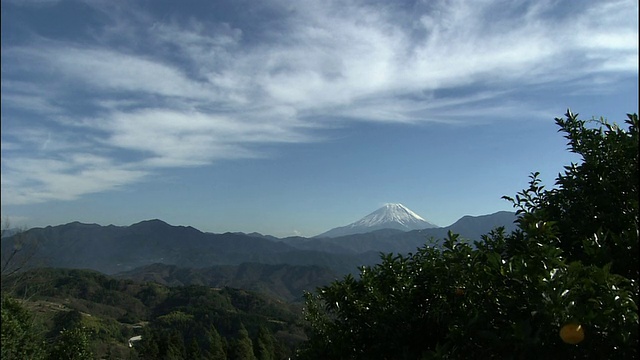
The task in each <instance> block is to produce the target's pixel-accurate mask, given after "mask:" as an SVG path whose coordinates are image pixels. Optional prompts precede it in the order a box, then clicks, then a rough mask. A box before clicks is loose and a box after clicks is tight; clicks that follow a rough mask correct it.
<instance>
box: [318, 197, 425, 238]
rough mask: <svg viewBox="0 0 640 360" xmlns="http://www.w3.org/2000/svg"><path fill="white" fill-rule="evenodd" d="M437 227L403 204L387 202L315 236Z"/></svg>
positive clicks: (330, 236)
mask: <svg viewBox="0 0 640 360" xmlns="http://www.w3.org/2000/svg"><path fill="white" fill-rule="evenodd" d="M437 227H438V226H437V225H434V224H432V223H430V222H428V221H427V220H425V219H423V218H422V217H421V216H420V215H418V214H416V213H415V212H413V211H411V210H410V209H409V208H407V207H406V206H404V205H402V204H386V205H384V206H383V207H381V208H380V209H378V210H376V211H374V212H372V213H371V214H369V215H367V216H365V217H363V218H362V219H360V220H358V221H356V222H354V223H351V224H349V225H346V226H341V227H337V228H334V229H331V230H329V231H327V232H324V233H322V234H320V235H316V236H315V237H316V238H323V237H329V238H333V237H339V236H345V235H353V234H363V233H368V232H371V231H376V230H382V229H395V230H400V231H411V230H422V229H429V228H437Z"/></svg>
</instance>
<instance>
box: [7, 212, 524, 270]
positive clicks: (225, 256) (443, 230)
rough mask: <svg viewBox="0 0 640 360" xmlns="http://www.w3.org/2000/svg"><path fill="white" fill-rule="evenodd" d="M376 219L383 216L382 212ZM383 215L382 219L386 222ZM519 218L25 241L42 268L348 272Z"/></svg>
mask: <svg viewBox="0 0 640 360" xmlns="http://www.w3.org/2000/svg"><path fill="white" fill-rule="evenodd" d="M403 208H404V207H403ZM397 209H398V208H397V207H396V208H395V210H397ZM404 209H406V208H404ZM404 209H401V210H402V211H404ZM406 210H407V211H408V213H409V214H414V215H415V216H417V217H419V215H417V214H415V213H413V212H411V211H410V210H408V209H406ZM372 214H377V215H381V214H380V212H378V211H377V212H374V213H372ZM370 215H371V214H370ZM370 215H369V216H370ZM384 215H385V214H382V216H379V218H380V219H382V220H388V217H385V216H384ZM387 215H388V214H387ZM363 219H365V220H366V219H367V217H365V218H363ZM420 219H421V218H420ZM422 220H423V221H424V222H425V223H426V224H429V223H428V222H427V221H425V220H424V219H422ZM514 220H515V214H514V213H513V212H506V211H504V212H497V213H494V214H491V215H485V216H465V217H463V218H461V219H460V220H458V221H456V222H455V223H454V224H452V225H450V226H447V227H434V226H435V225H433V224H429V225H427V226H430V228H425V229H415V230H410V231H404V230H400V228H402V226H396V228H395V229H393V228H391V226H389V227H387V228H383V229H379V228H378V227H377V224H375V223H371V225H372V226H371V229H372V230H373V231H369V232H361V233H354V234H346V235H340V236H336V237H314V238H304V237H287V238H277V237H273V236H269V235H262V234H258V233H251V234H245V233H224V234H215V233H207V232H202V231H200V230H198V229H195V228H193V227H190V226H173V225H169V224H167V223H165V222H163V221H161V220H157V219H156V220H147V221H142V222H139V223H136V224H133V225H130V226H114V225H109V226H101V225H97V224H84V223H79V222H73V223H69V224H65V225H58V226H47V227H45V228H33V229H30V230H27V231H26V232H25V233H23V234H20V235H19V236H26V238H28V239H30V240H32V241H35V242H37V252H36V256H35V257H34V259H33V261H34V262H36V263H37V264H38V265H40V266H50V267H64V268H81V269H92V270H96V271H100V272H103V273H106V274H116V273H121V272H125V271H132V270H134V269H136V268H140V267H145V266H149V265H152V264H166V265H174V266H177V267H180V268H207V267H211V266H220V265H225V266H227V265H240V264H244V263H256V264H267V265H277V264H288V265H292V266H319V267H322V268H326V269H329V270H330V271H331V272H333V273H335V274H337V275H343V274H347V273H355V272H357V268H358V267H359V266H361V265H373V264H376V263H377V262H378V260H379V254H380V253H381V252H382V253H389V252H392V253H408V252H414V251H415V250H416V248H418V247H420V246H423V245H424V244H425V243H428V242H429V241H430V239H433V240H435V244H436V245H437V244H438V243H439V241H441V240H442V239H443V238H444V237H445V236H446V234H447V232H448V231H453V232H455V233H460V234H461V236H462V237H463V238H466V239H469V240H472V241H473V240H480V238H481V236H482V235H483V234H486V233H488V232H489V231H490V230H492V229H494V228H495V227H498V226H504V227H505V228H506V231H510V230H512V229H513V228H514V227H515V226H514ZM356 223H362V221H360V222H356ZM390 225H393V224H390ZM401 225H402V224H401ZM404 225H407V224H406V223H405V224H404ZM413 225H416V224H412V225H411V226H413ZM422 225H424V224H422ZM416 226H417V225H416ZM353 228H355V227H352V229H353ZM334 230H335V229H334ZM359 230H360V231H364V230H366V229H364V228H359ZM327 233H330V231H329V232H327ZM327 233H325V236H326V234H327ZM15 238H17V237H15ZM15 238H14V237H9V238H5V239H3V241H2V247H3V249H2V250H3V253H5V251H10V250H11V248H12V246H13V241H14V240H15ZM298 270H299V269H298Z"/></svg>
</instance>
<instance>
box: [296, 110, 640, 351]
mask: <svg viewBox="0 0 640 360" xmlns="http://www.w3.org/2000/svg"><path fill="white" fill-rule="evenodd" d="M556 123H557V124H558V125H559V126H560V130H561V131H563V132H565V134H566V136H567V138H568V139H569V146H570V149H571V151H574V152H576V153H578V154H579V155H581V156H582V159H583V162H582V163H581V164H580V165H576V164H572V165H571V166H568V167H567V169H566V172H565V174H563V175H560V176H559V177H558V181H557V188H555V189H552V190H545V189H544V186H541V185H540V180H539V179H538V174H537V173H534V174H532V176H531V180H530V183H529V188H528V189H525V190H523V191H522V192H520V193H518V194H517V195H516V196H515V198H508V197H507V199H508V200H511V201H512V202H513V204H514V206H515V207H516V208H517V209H518V220H517V222H518V230H516V231H515V232H513V233H511V234H505V233H504V231H503V230H502V229H497V230H494V231H492V232H491V233H489V234H487V235H485V236H484V237H483V241H481V242H477V243H475V247H473V246H470V245H469V244H466V243H464V242H461V241H460V239H458V236H457V235H455V234H451V233H450V234H449V236H448V238H447V239H446V241H445V242H444V245H443V247H442V248H441V249H440V248H433V247H429V246H426V245H425V246H423V247H421V248H419V249H418V250H417V252H416V253H415V254H409V255H408V256H403V255H395V256H394V255H392V254H388V255H383V256H382V261H381V263H380V264H378V265H376V266H373V267H362V268H361V269H360V278H359V279H357V280H356V279H355V278H353V277H352V276H347V277H345V278H344V279H343V280H341V281H336V282H334V283H333V284H331V285H329V286H325V287H322V288H320V289H319V291H318V292H317V293H316V294H306V308H305V316H306V318H307V320H308V322H309V326H310V329H309V341H308V342H307V343H306V344H305V347H304V349H303V351H302V352H301V354H300V355H301V357H302V358H310V359H320V358H322V359H345V358H346V359H391V358H393V359H420V358H427V359H431V358H433V359H466V358H469V357H470V356H472V357H474V358H501V359H538V358H552V359H555V358H558V359H578V358H616V359H623V358H636V357H637V355H638V350H637V348H638V308H637V303H638V257H637V249H638V228H639V226H638V201H637V199H638V117H637V115H628V120H627V124H628V129H627V130H622V129H620V128H619V127H617V126H615V125H608V124H607V123H606V122H604V121H599V122H598V123H599V124H600V125H601V127H600V128H588V127H587V126H586V122H583V121H580V120H578V119H577V115H574V114H573V113H571V112H570V111H568V112H567V114H566V119H564V120H563V119H556ZM566 324H577V325H580V327H579V329H580V330H581V331H583V332H581V333H580V336H581V335H582V334H584V339H583V340H582V341H580V342H578V343H577V344H568V343H565V342H563V339H562V338H561V337H560V336H559V332H560V329H561V328H562V327H563V326H564V325H566ZM577 325H576V326H575V328H578V326H577ZM576 338H578V339H579V336H578V337H576Z"/></svg>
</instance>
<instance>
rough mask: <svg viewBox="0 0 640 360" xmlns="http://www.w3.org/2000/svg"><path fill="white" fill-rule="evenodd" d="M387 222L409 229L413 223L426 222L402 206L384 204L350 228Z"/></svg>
mask: <svg viewBox="0 0 640 360" xmlns="http://www.w3.org/2000/svg"><path fill="white" fill-rule="evenodd" d="M388 222H397V223H398V224H402V225H407V226H410V227H411V224H414V223H423V222H427V221H426V220H425V219H423V218H422V217H420V215H418V214H416V213H414V212H413V211H411V210H409V209H408V208H407V207H406V206H404V205H402V204H392V203H389V204H385V205H384V206H383V207H381V208H380V209H378V210H376V211H374V212H372V213H371V214H369V215H367V216H365V217H363V218H362V219H360V220H358V221H356V222H354V223H353V224H351V225H350V226H369V227H372V226H376V225H379V224H384V223H388Z"/></svg>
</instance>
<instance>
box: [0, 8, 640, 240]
mask: <svg viewBox="0 0 640 360" xmlns="http://www.w3.org/2000/svg"><path fill="white" fill-rule="evenodd" d="M1 94H2V95H1V99H2V163H1V166H2V172H1V174H2V194H1V202H2V203H1V205H2V217H3V222H6V221H8V222H9V223H10V224H11V225H13V226H23V227H34V226H46V225H57V224H63V223H67V222H71V221H81V222H88V223H98V224H102V225H108V224H115V225H130V224H132V223H135V222H138V221H141V220H146V219H153V218H159V219H162V220H164V221H167V222H169V223H171V224H174V225H191V226H194V227H196V228H198V229H200V230H203V231H211V232H226V231H244V232H252V231H258V232H261V233H266V234H272V235H276V236H288V235H294V234H300V235H303V236H313V235H316V234H318V233H321V232H323V231H326V230H328V229H330V228H333V227H336V226H342V225H346V224H347V223H350V222H353V221H355V220H357V219H359V218H361V217H363V216H365V215H367V214H368V213H370V212H372V211H374V210H375V209H377V208H378V207H380V206H382V205H383V204H384V203H388V202H399V203H402V204H404V205H406V206H407V207H409V208H410V209H412V210H413V211H415V212H416V213H418V214H420V215H421V216H422V217H424V218H425V219H427V220H428V221H430V222H433V223H436V224H438V225H441V226H446V225H449V224H451V223H453V222H454V221H456V220H457V219H459V218H460V217H462V216H463V215H467V214H469V215H483V214H489V213H493V212H496V211H500V210H510V209H511V207H510V204H509V203H507V202H505V201H504V200H501V199H500V197H501V196H502V195H513V194H515V193H516V192H517V191H519V190H520V189H522V188H524V187H525V186H526V185H527V180H528V175H529V173H531V172H533V171H540V172H541V174H542V179H543V180H544V182H545V183H546V184H547V185H548V186H552V185H553V181H554V179H555V177H556V175H557V174H558V172H560V171H561V170H562V166H563V165H566V164H568V163H569V162H570V161H576V160H577V159H576V158H575V157H574V156H572V155H571V154H569V153H568V152H566V151H565V148H566V146H565V139H564V138H563V137H562V134H559V133H558V132H557V128H556V126H555V124H554V121H553V119H554V118H555V117H559V116H562V115H563V114H564V113H565V111H566V109H567V108H571V109H572V110H573V111H575V112H578V113H580V115H581V117H582V118H583V119H590V118H592V117H600V116H603V117H605V118H607V119H608V120H610V121H612V122H619V123H620V122H622V121H623V120H624V118H625V114H626V113H633V112H638V2H637V1H635V0H628V1H627V0H625V1H572V2H569V1H544V0H543V1H540V0H536V1H490V0H483V1H456V0H451V1H437V0H435V1H404V2H387V1H365V0H363V1H285V0H279V1H248V0H247V1H237V0H236V1H204V0H203V1H151V0H148V1H118V0H115V1H112V0H109V1H107V0H105V1H55V0H37V1H36V0H34V1H26V0H16V1H10V0H2V92H1Z"/></svg>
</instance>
